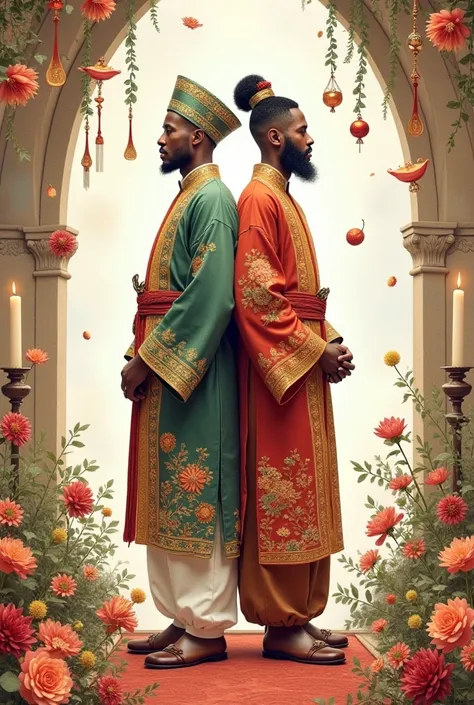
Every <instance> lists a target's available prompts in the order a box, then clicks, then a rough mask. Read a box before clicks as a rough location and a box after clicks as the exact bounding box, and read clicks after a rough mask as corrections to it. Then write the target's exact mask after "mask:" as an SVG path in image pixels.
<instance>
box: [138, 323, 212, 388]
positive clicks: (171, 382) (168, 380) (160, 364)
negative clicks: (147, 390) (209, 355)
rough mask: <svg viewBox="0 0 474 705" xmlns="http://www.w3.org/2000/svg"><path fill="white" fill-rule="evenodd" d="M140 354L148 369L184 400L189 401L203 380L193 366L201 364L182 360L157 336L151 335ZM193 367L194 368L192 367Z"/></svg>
mask: <svg viewBox="0 0 474 705" xmlns="http://www.w3.org/2000/svg"><path fill="white" fill-rule="evenodd" d="M138 354H139V355H140V357H141V358H142V360H143V361H144V362H146V364H147V365H148V367H149V368H150V369H151V370H153V372H154V373H155V374H156V375H157V376H158V377H160V379H161V380H162V381H163V382H164V383H165V384H166V385H167V386H168V387H169V389H170V390H171V391H173V392H175V393H176V395H177V396H178V397H179V398H180V399H181V400H182V401H187V400H188V399H189V397H190V396H191V394H192V392H193V391H194V390H195V389H196V387H197V386H198V384H199V382H200V381H201V379H202V376H203V373H204V371H205V370H202V374H201V373H200V372H198V371H196V369H193V366H194V367H196V365H198V364H199V362H194V363H191V362H188V361H187V360H185V359H182V357H180V356H179V355H178V354H176V353H175V352H174V351H173V350H172V349H171V348H168V347H166V346H165V345H164V344H163V343H162V342H161V341H160V340H159V339H158V338H157V337H156V336H154V335H153V334H151V335H149V336H148V338H147V339H146V340H145V342H144V343H143V345H141V346H140V349H139V350H138ZM192 365H193V366H192Z"/></svg>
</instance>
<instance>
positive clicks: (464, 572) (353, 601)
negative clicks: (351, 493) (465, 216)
mask: <svg viewBox="0 0 474 705" xmlns="http://www.w3.org/2000/svg"><path fill="white" fill-rule="evenodd" d="M399 362H400V356H399V355H398V353H396V352H390V353H387V354H386V356H385V364H387V365H389V366H390V367H393V368H394V369H395V370H396V372H397V374H398V378H397V380H396V382H395V384H396V386H397V387H400V388H402V389H403V390H404V401H405V402H406V401H409V400H411V401H412V402H413V404H414V408H415V411H416V413H417V414H419V415H420V416H421V418H423V419H424V420H425V421H426V422H428V423H429V424H430V425H431V426H432V427H433V442H434V443H436V444H437V445H438V446H439V447H440V448H442V449H444V452H442V453H438V454H437V455H436V454H435V453H434V451H433V449H432V447H431V446H430V445H429V444H428V443H423V442H422V441H421V439H420V438H417V439H416V441H417V448H416V457H417V463H416V464H412V463H411V462H410V460H409V457H410V456H411V453H410V451H409V444H410V443H411V440H410V434H409V433H407V432H406V424H405V421H404V420H403V419H399V418H393V417H392V418H389V419H384V421H382V422H381V423H380V425H379V426H378V428H376V429H375V434H376V435H377V436H378V437H380V438H381V439H383V440H384V442H385V444H386V446H388V448H389V452H388V455H387V457H386V458H384V459H383V458H382V457H380V456H378V457H376V458H375V463H374V464H370V463H368V462H365V463H363V464H359V463H355V462H353V467H354V470H355V472H357V473H358V474H359V478H358V481H359V482H365V481H370V482H371V483H376V484H377V485H378V486H380V487H383V488H385V489H386V490H388V491H391V492H392V494H393V500H392V502H391V503H390V504H388V503H387V505H386V506H381V505H379V504H378V503H377V502H376V501H375V500H374V499H373V498H372V497H368V498H367V504H366V505H365V506H366V507H367V509H369V510H370V511H371V512H372V516H371V518H370V519H369V521H368V524H367V531H366V533H367V535H368V536H370V537H373V538H374V540H375V546H374V548H373V549H370V550H369V551H367V552H366V553H365V554H364V555H362V556H360V557H359V559H358V560H357V561H355V560H353V559H352V558H347V557H346V556H344V555H343V556H342V557H341V558H340V559H339V560H340V562H341V563H343V564H344V566H345V567H346V568H347V570H348V571H349V572H351V573H355V575H356V577H357V582H358V584H357V585H356V584H351V585H350V586H349V587H348V588H347V587H342V586H341V585H338V586H337V592H336V593H335V595H334V597H335V599H336V602H337V603H341V604H344V605H350V619H348V620H347V622H346V627H347V628H348V629H351V628H352V629H354V628H357V629H361V628H370V630H371V631H372V633H373V634H374V635H375V637H376V648H377V651H378V652H379V654H380V657H379V658H378V659H376V660H375V661H374V663H373V664H372V666H371V667H369V668H365V669H364V668H362V667H361V664H360V662H359V661H358V660H357V659H355V661H354V669H353V670H354V672H355V673H356V674H357V675H358V676H360V685H359V688H358V691H357V692H356V693H355V694H350V695H348V696H347V699H346V703H347V705H351V704H352V703H356V702H357V703H371V704H373V705H375V704H383V705H409V704H410V703H413V704H414V705H435V704H436V705H439V704H440V703H448V704H450V705H460V704H461V703H470V702H474V635H473V628H474V586H473V579H472V578H473V571H474V486H473V485H474V433H473V428H472V426H471V425H470V424H467V425H466V427H465V428H464V430H463V455H462V461H461V469H462V480H461V481H459V483H458V485H457V486H456V487H453V480H452V475H451V471H450V470H449V469H448V468H450V467H452V465H453V462H454V460H455V457H454V449H453V447H452V439H451V437H450V435H449V434H448V433H447V431H446V422H445V416H444V395H442V393H440V392H439V391H435V392H434V393H433V401H432V403H430V404H428V403H427V402H426V400H425V399H424V398H423V397H422V396H421V395H420V393H419V390H418V389H417V388H416V387H415V381H414V378H413V375H412V374H411V373H410V372H409V373H408V374H406V375H405V376H404V375H402V374H401V373H400V372H399V370H398V367H397V365H398V363H399ZM333 700H334V699H333ZM314 702H315V703H318V704H319V705H326V701H325V700H322V699H316V700H315V701H314Z"/></svg>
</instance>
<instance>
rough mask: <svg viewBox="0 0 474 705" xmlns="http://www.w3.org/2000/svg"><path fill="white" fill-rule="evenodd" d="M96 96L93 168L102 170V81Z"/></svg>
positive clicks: (98, 170)
mask: <svg viewBox="0 0 474 705" xmlns="http://www.w3.org/2000/svg"><path fill="white" fill-rule="evenodd" d="M97 88H98V96H97V98H94V100H95V102H96V103H97V119H98V126H97V137H96V138H95V170H96V171H97V172H102V171H104V138H103V137H102V122H101V119H102V103H103V102H104V99H103V98H102V81H99V82H98V84H97Z"/></svg>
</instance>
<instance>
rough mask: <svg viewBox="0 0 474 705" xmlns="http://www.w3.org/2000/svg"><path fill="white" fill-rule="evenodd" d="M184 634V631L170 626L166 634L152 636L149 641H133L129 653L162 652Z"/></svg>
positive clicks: (130, 642)
mask: <svg viewBox="0 0 474 705" xmlns="http://www.w3.org/2000/svg"><path fill="white" fill-rule="evenodd" d="M183 634H184V629H181V628H180V627H175V625H174V624H170V625H169V627H167V628H166V629H165V631H164V632H160V634H151V635H150V636H149V637H148V639H132V640H131V641H129V642H128V651H129V653H130V654H141V655H142V656H143V655H145V654H154V653H155V651H161V650H162V649H165V648H166V647H167V646H169V645H170V644H173V643H174V642H175V641H178V639H180V638H181V637H182V636H183Z"/></svg>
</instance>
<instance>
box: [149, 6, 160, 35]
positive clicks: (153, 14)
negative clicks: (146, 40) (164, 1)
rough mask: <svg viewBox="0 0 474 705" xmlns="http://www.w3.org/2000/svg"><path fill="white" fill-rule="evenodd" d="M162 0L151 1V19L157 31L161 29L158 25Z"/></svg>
mask: <svg viewBox="0 0 474 705" xmlns="http://www.w3.org/2000/svg"><path fill="white" fill-rule="evenodd" d="M159 2H160V0H151V2H150V19H151V23H152V25H153V27H154V28H155V29H156V31H157V32H159V31H160V27H159V25H158V3H159Z"/></svg>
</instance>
